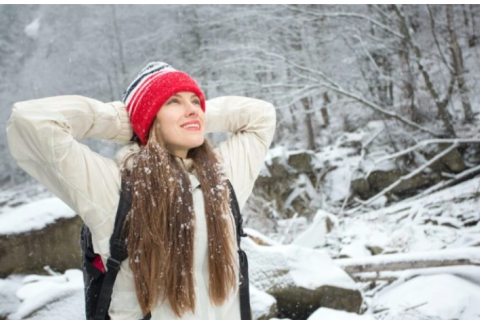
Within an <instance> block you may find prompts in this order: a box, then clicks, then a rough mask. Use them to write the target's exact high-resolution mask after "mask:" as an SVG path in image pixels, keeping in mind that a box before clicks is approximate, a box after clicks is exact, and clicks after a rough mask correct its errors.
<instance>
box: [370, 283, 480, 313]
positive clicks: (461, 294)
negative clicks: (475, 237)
mask: <svg viewBox="0 0 480 320" xmlns="http://www.w3.org/2000/svg"><path fill="white" fill-rule="evenodd" d="M479 301H480V287H479V286H478V285H475V284H472V283H470V282H468V281H466V280H464V279H460V278H458V277H456V276H454V275H450V274H439V275H431V276H419V277H416V278H413V279H411V280H410V281H407V282H405V283H401V284H397V283H395V282H394V283H392V284H391V285H390V286H389V287H387V288H386V289H384V290H383V291H381V292H380V294H379V295H378V296H377V297H376V299H374V302H373V306H374V307H373V308H374V309H376V310H382V309H386V311H385V312H386V313H387V314H388V316H387V315H386V316H385V319H414V318H413V317H407V316H408V315H413V314H414V315H415V317H418V318H420V319H438V320H447V319H458V320H470V319H477V318H478V317H480V304H479V303H478V302H479ZM415 319H417V318H415Z"/></svg>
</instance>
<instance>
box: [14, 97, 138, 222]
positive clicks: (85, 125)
mask: <svg viewBox="0 0 480 320" xmlns="http://www.w3.org/2000/svg"><path fill="white" fill-rule="evenodd" d="M131 134H132V130H131V126H130V122H129V118H128V114H127V111H126V108H125V106H124V105H123V104H122V103H121V102H112V103H102V102H100V101H97V100H94V99H89V98H85V97H81V96H58V97H51V98H45V99H38V100H30V101H24V102H18V103H15V104H14V106H13V109H12V114H11V116H10V119H9V120H8V123H7V140H8V146H9V149H10V153H11V154H12V156H13V158H14V159H15V160H16V162H17V163H18V165H19V166H20V167H21V168H22V169H23V170H25V171H26V172H27V173H28V174H30V175H31V176H32V177H33V178H35V179H36V180H37V181H39V182H40V183H42V184H44V185H45V186H47V188H48V189H49V190H50V191H51V192H53V193H54V194H55V195H56V196H57V197H59V198H60V199H61V200H62V201H64V202H65V203H66V204H67V205H68V206H70V207H71V208H72V209H73V210H74V211H75V212H77V213H78V214H79V215H80V216H81V218H82V219H83V220H84V221H85V223H86V224H87V225H88V226H89V227H90V228H91V229H92V230H94V229H96V228H98V227H100V226H101V225H102V224H104V223H105V222H106V221H107V220H108V219H111V217H110V215H112V210H113V212H114V207H116V206H117V205H118V203H117V202H118V197H119V195H118V190H119V188H120V172H119V169H118V167H117V165H116V164H115V162H114V161H113V160H111V159H107V158H104V157H102V156H100V155H99V154H97V153H95V152H93V151H91V150H90V149H89V148H88V147H87V146H86V145H84V144H82V143H79V142H78V141H79V140H80V139H83V138H102V139H107V140H111V141H116V142H125V143H126V142H128V140H129V139H130V137H131Z"/></svg>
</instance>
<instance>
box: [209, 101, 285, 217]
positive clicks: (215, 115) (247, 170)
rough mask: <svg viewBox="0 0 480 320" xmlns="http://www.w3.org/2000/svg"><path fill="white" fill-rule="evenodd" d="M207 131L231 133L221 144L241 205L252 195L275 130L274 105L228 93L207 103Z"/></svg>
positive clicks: (221, 150) (228, 172)
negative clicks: (228, 94)
mask: <svg viewBox="0 0 480 320" xmlns="http://www.w3.org/2000/svg"><path fill="white" fill-rule="evenodd" d="M206 119H207V124H206V130H207V132H231V133H233V134H232V135H231V136H230V137H229V138H228V139H227V140H226V141H224V142H222V143H221V144H220V145H219V146H218V149H217V150H218V152H219V153H220V155H221V157H222V158H223V161H224V163H225V169H226V171H227V172H226V174H227V177H229V178H230V181H231V182H232V185H233V187H234V189H235V193H236V195H237V198H238V203H239V206H240V208H242V207H243V206H244V204H245V202H246V201H247V199H248V197H249V196H250V194H251V192H252V189H253V185H254V183H255V180H256V179H257V177H258V174H259V173H260V170H261V168H262V165H263V162H264V159H265V156H266V153H267V151H268V148H269V147H270V143H271V142H272V139H273V135H274V133H275V123H276V114H275V107H274V106H273V105H272V104H271V103H269V102H266V101H263V100H258V99H253V98H246V97H238V96H227V97H219V98H215V99H211V100H208V101H207V105H206Z"/></svg>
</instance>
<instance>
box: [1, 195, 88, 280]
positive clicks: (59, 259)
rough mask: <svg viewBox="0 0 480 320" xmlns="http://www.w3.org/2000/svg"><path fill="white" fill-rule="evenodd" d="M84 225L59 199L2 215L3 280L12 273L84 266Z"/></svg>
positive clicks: (16, 208)
mask: <svg viewBox="0 0 480 320" xmlns="http://www.w3.org/2000/svg"><path fill="white" fill-rule="evenodd" d="M82 224H83V222H82V221H81V219H80V218H79V217H77V216H76V215H75V212H73V211H72V210H71V209H70V208H69V207H68V206H67V205H66V204H64V203H63V202H62V201H61V200H59V199H58V198H46V199H42V200H38V201H33V202H31V203H29V204H25V205H21V206H18V207H14V208H3V212H2V213H0V252H1V257H2V258H1V259H0V277H6V276H8V275H9V274H11V273H27V272H36V271H43V267H44V266H45V265H51V266H52V267H54V268H55V269H58V270H66V269H69V268H76V267H79V266H80V261H81V257H80V245H79V238H80V229H81V226H82Z"/></svg>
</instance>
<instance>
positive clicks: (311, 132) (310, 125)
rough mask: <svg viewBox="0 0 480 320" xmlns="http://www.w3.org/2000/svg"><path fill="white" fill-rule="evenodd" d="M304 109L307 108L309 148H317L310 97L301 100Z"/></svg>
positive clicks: (306, 123)
mask: <svg viewBox="0 0 480 320" xmlns="http://www.w3.org/2000/svg"><path fill="white" fill-rule="evenodd" d="M301 102H302V105H303V109H304V110H305V127H306V128H307V149H308V150H315V133H314V130H313V123H312V107H311V106H310V101H309V99H308V97H306V98H302V100H301Z"/></svg>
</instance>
